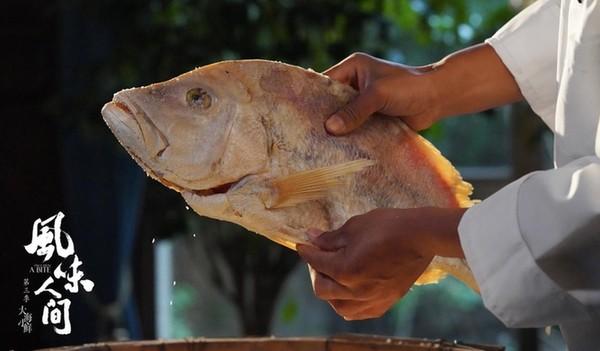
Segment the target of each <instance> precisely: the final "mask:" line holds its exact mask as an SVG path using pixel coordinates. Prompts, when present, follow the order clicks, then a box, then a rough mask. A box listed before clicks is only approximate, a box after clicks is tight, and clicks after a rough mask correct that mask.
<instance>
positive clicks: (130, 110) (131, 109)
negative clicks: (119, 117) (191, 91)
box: [112, 93, 170, 158]
mask: <svg viewBox="0 0 600 351" xmlns="http://www.w3.org/2000/svg"><path fill="white" fill-rule="evenodd" d="M112 103H113V104H114V106H116V107H117V108H119V109H120V110H122V111H123V112H125V114H126V115H128V116H129V117H130V118H131V119H133V121H134V122H135V124H136V125H137V128H138V130H139V133H140V135H141V136H142V142H143V143H144V145H146V146H147V145H148V143H147V141H146V140H147V138H146V133H145V132H144V128H142V124H141V122H140V120H142V121H143V122H144V123H145V124H146V125H147V126H149V127H150V129H151V130H152V131H153V132H155V133H156V134H157V135H158V138H159V140H160V141H161V143H162V147H160V148H159V149H158V151H156V152H155V153H154V155H152V156H153V157H155V158H160V157H161V156H162V155H163V153H164V152H165V151H166V150H167V149H168V148H169V146H170V143H169V139H168V138H167V137H166V135H165V134H164V133H163V131H162V130H160V128H158V127H157V126H156V124H155V123H154V122H153V121H152V119H150V117H148V114H147V113H146V111H144V109H143V108H141V107H140V106H139V105H138V104H137V103H136V102H135V101H133V99H132V98H131V97H128V96H126V95H123V94H118V93H117V94H115V96H114V97H113V100H112Z"/></svg>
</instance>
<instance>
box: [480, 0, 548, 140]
mask: <svg viewBox="0 0 600 351" xmlns="http://www.w3.org/2000/svg"><path fill="white" fill-rule="evenodd" d="M559 18H560V1H557V0H538V1H536V2H534V3H533V4H532V5H530V6H529V7H527V8H526V9H525V10H523V11H521V12H520V13H519V14H518V15H516V16H515V17H514V18H512V19H511V20H510V21H509V22H508V23H506V24H505V25H504V26H503V27H502V28H500V29H499V30H498V31H497V32H496V34H494V35H493V36H492V37H491V38H489V39H487V40H486V43H488V44H490V45H491V46H492V47H493V48H494V50H495V51H496V53H497V54H498V56H499V57H500V59H501V60H502V62H503V63H504V65H505V66H506V67H507V68H508V70H509V71H510V72H511V74H512V75H513V76H514V78H515V80H516V82H517V84H518V85H519V89H520V90H521V93H522V94H523V97H524V98H525V100H527V102H528V103H529V105H530V106H531V108H532V109H533V111H534V112H535V113H536V114H538V115H539V116H540V117H542V119H543V120H544V122H546V124H547V125H548V126H550V128H552V129H554V112H555V110H556V97H557V95H558V82H557V76H556V71H557V57H558V30H559V28H558V27H559Z"/></svg>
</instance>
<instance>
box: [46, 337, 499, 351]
mask: <svg viewBox="0 0 600 351" xmlns="http://www.w3.org/2000/svg"><path fill="white" fill-rule="evenodd" d="M43 350H44V351H342V350H343V351H367V350H368V351H428V350H435V351H467V350H468V351H478V350H479V351H502V350H504V347H500V346H491V345H474V344H464V343H460V342H456V341H454V342H450V341H445V340H427V339H405V338H391V337H385V336H371V335H341V336H333V337H328V338H274V337H272V338H230V339H229V338H228V339H213V338H194V339H183V340H147V341H128V342H109V343H98V344H86V345H81V346H65V347H59V348H51V349H43Z"/></svg>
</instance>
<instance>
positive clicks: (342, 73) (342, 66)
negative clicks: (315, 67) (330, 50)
mask: <svg viewBox="0 0 600 351" xmlns="http://www.w3.org/2000/svg"><path fill="white" fill-rule="evenodd" d="M351 58H352V56H349V57H346V58H345V59H343V60H342V61H340V62H338V63H337V64H335V65H333V66H331V67H330V68H328V69H327V70H325V71H324V72H323V74H324V75H326V76H328V77H329V78H331V79H334V80H337V81H338V82H340V83H344V84H347V85H352V86H356V76H357V74H358V73H357V71H356V64H355V63H354V62H353V60H351Z"/></svg>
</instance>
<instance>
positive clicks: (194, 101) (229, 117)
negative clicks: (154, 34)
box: [102, 64, 268, 192]
mask: <svg viewBox="0 0 600 351" xmlns="http://www.w3.org/2000/svg"><path fill="white" fill-rule="evenodd" d="M251 103H252V96H251V94H250V90H249V89H248V88H247V86H246V85H245V84H243V79H240V76H239V74H238V75H237V76H236V75H235V74H233V70H232V69H231V68H230V67H228V65H226V64H217V65H209V66H205V67H201V68H197V69H195V70H193V71H190V72H188V73H185V74H183V75H180V76H178V77H176V78H173V79H171V80H168V81H165V82H161V83H156V84H152V85H149V86H144V87H139V88H132V89H126V90H122V91H120V92H118V93H116V94H115V95H114V97H113V100H112V101H111V102H108V103H107V104H106V105H104V107H103V109H102V116H103V118H104V120H105V122H106V123H107V124H108V126H109V128H110V129H111V131H112V132H113V133H114V135H115V136H116V137H117V139H118V140H119V142H120V143H121V144H122V145H123V146H124V148H125V149H126V150H127V151H128V152H129V153H130V154H131V156H132V157H133V158H134V159H135V160H136V162H137V163H138V164H139V165H140V166H141V167H142V168H143V169H144V170H145V171H146V172H147V173H148V174H149V175H150V176H151V177H153V178H155V179H157V180H158V181H160V182H161V183H163V184H164V185H166V186H168V187H170V188H172V189H175V190H177V191H180V192H181V191H183V190H189V191H206V192H215V191H217V190H218V189H219V188H222V187H224V186H227V185H228V184H232V183H234V182H236V181H239V180H240V179H242V178H244V177H245V176H247V175H252V174H256V173H260V172H262V171H264V169H265V167H266V166H267V163H268V162H267V161H268V152H267V136H266V131H265V129H264V127H263V126H262V124H261V121H260V118H259V116H256V113H253V109H252V108H251ZM215 189H216V190H215Z"/></svg>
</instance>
